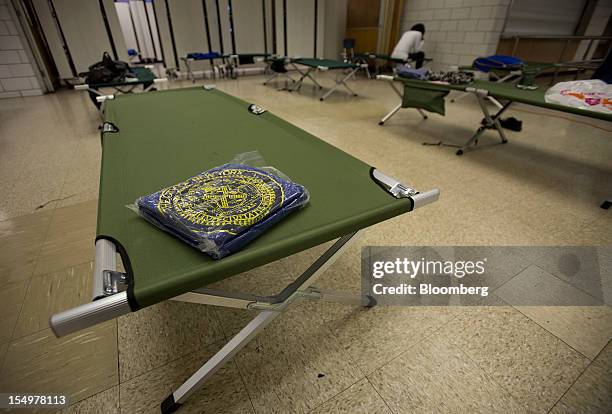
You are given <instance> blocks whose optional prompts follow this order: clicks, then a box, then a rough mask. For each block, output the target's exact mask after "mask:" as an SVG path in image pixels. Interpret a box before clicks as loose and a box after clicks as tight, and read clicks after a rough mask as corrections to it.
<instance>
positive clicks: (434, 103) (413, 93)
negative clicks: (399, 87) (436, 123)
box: [402, 83, 450, 115]
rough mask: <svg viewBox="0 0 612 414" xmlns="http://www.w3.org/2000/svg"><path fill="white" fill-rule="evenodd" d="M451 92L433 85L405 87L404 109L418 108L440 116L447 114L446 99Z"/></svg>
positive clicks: (408, 85) (407, 85) (406, 85)
mask: <svg viewBox="0 0 612 414" xmlns="http://www.w3.org/2000/svg"><path fill="white" fill-rule="evenodd" d="M449 92H450V90H448V89H445V88H439V87H437V85H435V84H433V86H432V85H431V84H422V83H421V84H419V85H418V87H414V86H411V85H410V84H407V83H406V84H405V85H404V94H403V96H402V108H418V109H424V110H426V111H429V112H435V113H437V114H440V115H444V114H445V103H444V97H446V95H448V94H449Z"/></svg>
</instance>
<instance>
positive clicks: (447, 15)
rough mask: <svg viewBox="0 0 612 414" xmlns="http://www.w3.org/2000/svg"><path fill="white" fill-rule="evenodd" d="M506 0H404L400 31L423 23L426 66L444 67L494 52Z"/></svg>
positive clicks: (465, 63) (506, 8)
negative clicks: (427, 59) (427, 61)
mask: <svg viewBox="0 0 612 414" xmlns="http://www.w3.org/2000/svg"><path fill="white" fill-rule="evenodd" d="M509 3H510V0H407V1H406V2H405V6H404V14H403V17H402V23H401V29H402V32H404V31H406V30H410V27H412V25H414V24H415V23H423V24H424V25H425V44H424V47H423V50H424V51H425V54H426V55H427V56H428V57H431V58H433V59H434V61H433V62H432V63H431V64H430V67H431V68H432V69H434V70H448V69H450V67H451V66H457V65H469V64H471V63H472V62H473V61H474V59H475V58H477V57H479V56H486V55H491V54H494V53H495V50H496V49H497V44H498V42H499V37H500V34H501V31H502V28H503V25H504V19H505V17H506V13H507V10H508V4H509Z"/></svg>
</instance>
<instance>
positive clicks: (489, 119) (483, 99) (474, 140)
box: [376, 75, 513, 155]
mask: <svg viewBox="0 0 612 414" xmlns="http://www.w3.org/2000/svg"><path fill="white" fill-rule="evenodd" d="M376 78H377V79H381V80H386V81H388V82H389V85H391V88H392V89H393V91H394V92H395V93H396V94H397V95H398V96H399V97H400V99H403V98H404V92H403V91H400V90H399V89H398V88H397V86H396V85H395V79H394V78H393V76H387V75H379V76H377V77H376ZM465 92H466V93H469V94H472V95H474V96H475V97H476V99H477V100H478V104H479V105H480V109H481V110H482V114H483V115H484V120H483V122H482V125H480V127H479V128H478V129H477V130H476V132H475V133H474V135H472V137H471V138H470V139H468V140H467V141H465V143H464V144H462V145H458V146H456V145H451V144H444V145H446V146H455V147H458V149H457V152H456V154H457V155H463V154H464V153H465V152H466V151H470V150H473V149H476V148H477V146H478V139H479V138H480V136H481V135H482V133H483V132H485V131H486V130H487V129H495V130H496V131H497V133H498V134H499V137H500V139H501V143H502V144H505V143H507V142H508V139H507V138H506V134H505V133H504V129H503V128H502V126H501V124H500V122H499V120H500V117H501V116H502V114H503V113H504V112H506V110H507V109H508V108H509V107H510V105H512V104H513V101H507V102H506V103H505V104H503V105H502V104H500V105H501V107H500V108H499V110H498V111H497V112H496V113H494V114H491V112H490V111H489V108H488V106H487V100H488V98H489V92H488V91H487V90H485V89H477V88H470V87H468V88H465ZM496 106H497V105H496ZM401 108H402V102H400V103H399V104H398V105H397V106H396V107H394V108H393V109H392V110H391V111H390V112H389V113H388V114H387V115H385V116H384V117H383V118H382V119H381V120H380V121H379V122H378V125H384V124H385V122H387V121H388V120H389V118H391V117H392V116H393V115H395V114H396V113H397V111H399V110H400V109H401ZM414 109H416V110H417V111H418V112H419V114H421V116H422V117H423V119H427V115H426V114H425V113H424V112H423V110H422V109H420V108H414Z"/></svg>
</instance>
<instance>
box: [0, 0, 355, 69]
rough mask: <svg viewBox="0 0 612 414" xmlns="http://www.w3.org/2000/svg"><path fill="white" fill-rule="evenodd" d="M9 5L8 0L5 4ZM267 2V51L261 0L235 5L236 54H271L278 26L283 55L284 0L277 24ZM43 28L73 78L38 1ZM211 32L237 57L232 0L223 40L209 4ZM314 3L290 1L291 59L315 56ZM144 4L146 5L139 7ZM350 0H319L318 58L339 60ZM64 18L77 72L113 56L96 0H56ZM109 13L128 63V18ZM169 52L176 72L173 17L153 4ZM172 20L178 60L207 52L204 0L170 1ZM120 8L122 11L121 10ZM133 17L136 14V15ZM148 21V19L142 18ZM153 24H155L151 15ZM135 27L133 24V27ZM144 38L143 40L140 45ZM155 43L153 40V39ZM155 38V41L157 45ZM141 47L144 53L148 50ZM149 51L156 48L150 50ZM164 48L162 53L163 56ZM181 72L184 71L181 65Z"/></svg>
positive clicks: (108, 3)
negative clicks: (109, 54) (124, 29)
mask: <svg viewBox="0 0 612 414" xmlns="http://www.w3.org/2000/svg"><path fill="white" fill-rule="evenodd" d="M4 1H6V0H4ZM265 1H266V22H267V25H268V27H267V39H268V45H267V48H266V47H265V45H264V33H263V14H262V11H263V10H262V9H263V8H262V1H261V0H232V6H233V19H234V27H235V33H234V35H235V41H236V52H238V53H257V52H264V51H265V49H267V51H268V52H269V53H271V52H272V27H273V25H275V24H276V31H277V52H278V53H281V54H282V53H284V44H283V13H282V4H283V1H282V0H276V2H275V3H276V7H277V10H276V22H273V21H272V1H271V0H265ZM33 2H34V5H35V7H36V10H37V13H38V16H39V19H40V21H41V25H42V26H43V30H44V32H45V36H46V38H47V41H48V43H49V47H50V49H51V54H52V56H53V59H54V61H55V64H56V66H57V68H58V71H59V73H60V77H62V78H64V79H67V78H71V77H72V76H73V75H72V72H71V70H70V67H69V64H68V60H67V58H66V55H65V53H64V50H63V48H62V43H61V38H60V35H59V32H58V30H57V28H56V25H55V22H54V21H53V19H52V17H51V11H50V9H49V5H48V1H47V0H33ZM205 2H206V7H207V13H208V23H209V30H210V43H211V49H212V51H217V52H221V51H223V52H225V53H232V51H233V50H232V42H231V32H230V24H229V15H228V0H219V12H220V15H221V30H220V31H221V36H220V34H219V32H220V31H219V23H218V21H217V8H216V2H215V0H205ZM314 2H315V0H287V26H288V30H287V38H288V54H289V55H291V56H296V55H299V56H308V57H311V56H312V55H313V53H314V17H315V16H314ZM140 3H141V2H140ZM346 3H347V0H319V1H318V5H319V6H318V33H317V54H318V56H319V57H320V56H326V57H330V58H338V56H339V51H340V49H341V46H342V39H343V37H344V32H345V28H346ZM54 4H55V7H56V9H57V12H58V15H59V17H60V23H61V25H62V29H63V30H64V34H65V35H66V38H67V43H68V47H69V49H70V52H71V54H72V58H73V60H74V63H75V65H76V69H77V72H81V71H85V70H87V67H88V66H89V65H91V64H92V63H95V62H97V61H99V60H100V57H101V55H102V52H104V51H109V52H110V51H111V47H110V42H109V40H108V36H107V34H106V30H105V27H104V23H103V20H102V17H101V14H100V10H99V5H98V1H97V0H79V1H78V2H77V1H75V0H54ZM104 4H105V9H106V14H107V16H108V19H109V24H110V26H111V31H112V34H113V39H114V41H115V44H116V46H117V51H118V54H119V58H120V59H122V60H127V59H128V58H127V48H128V46H126V43H127V44H128V45H129V46H130V47H135V40H134V39H133V38H132V37H131V36H130V35H129V34H126V35H125V36H124V34H123V33H122V30H121V25H120V24H119V19H120V18H121V19H125V20H126V21H125V23H126V24H127V23H128V20H129V16H128V15H127V13H126V14H125V15H123V14H122V13H121V12H120V13H119V14H118V12H117V9H116V8H115V7H114V4H113V0H104ZM153 4H154V7H155V11H156V15H157V25H158V29H159V35H160V36H159V37H160V38H161V46H162V48H163V51H164V58H165V62H166V66H167V67H170V68H173V67H175V66H176V64H175V54H174V48H173V46H172V41H171V35H170V30H169V23H168V14H167V11H166V3H165V1H164V0H154V2H153ZM168 4H169V8H170V14H171V18H172V28H173V31H174V37H175V43H176V55H177V56H178V57H183V56H185V55H187V54H188V53H191V52H208V51H209V47H208V38H207V35H206V30H205V23H204V11H203V8H202V0H168ZM119 7H120V8H121V7H122V6H121V5H119ZM132 13H133V14H134V10H132ZM141 17H142V18H144V16H141ZM149 18H150V19H151V21H153V20H155V18H154V16H153V13H152V11H151V12H150V13H149ZM129 25H130V26H131V21H130V22H129ZM140 40H141V39H140V38H139V41H140ZM148 41H149V43H150V38H149V39H148ZM158 41H159V40H158V37H157V36H156V35H154V38H153V42H155V43H156V44H157V43H158ZM143 43H144V42H141V45H140V46H141V48H143ZM148 48H149V49H152V47H151V46H150V45H149V46H148ZM160 52H161V48H158V57H161V56H159V54H160ZM179 66H181V68H180V69H182V70H185V68H184V67H183V65H182V63H179ZM193 69H194V70H196V71H198V70H203V69H210V65H209V64H208V63H207V62H194V68H193Z"/></svg>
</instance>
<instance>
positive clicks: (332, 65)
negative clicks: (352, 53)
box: [293, 58, 358, 69]
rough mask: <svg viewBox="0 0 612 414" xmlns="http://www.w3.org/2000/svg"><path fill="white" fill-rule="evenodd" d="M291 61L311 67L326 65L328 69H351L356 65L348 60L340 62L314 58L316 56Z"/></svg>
mask: <svg viewBox="0 0 612 414" xmlns="http://www.w3.org/2000/svg"><path fill="white" fill-rule="evenodd" d="M293 63H297V64H299V65H305V66H310V67H313V68H316V67H319V66H322V67H326V68H328V69H352V68H356V67H357V66H358V65H356V64H354V63H350V62H342V61H339V60H331V59H316V58H312V59H306V58H303V59H295V60H293Z"/></svg>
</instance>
